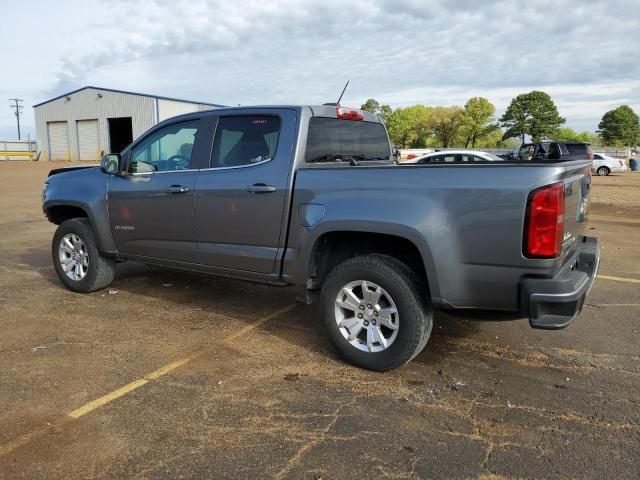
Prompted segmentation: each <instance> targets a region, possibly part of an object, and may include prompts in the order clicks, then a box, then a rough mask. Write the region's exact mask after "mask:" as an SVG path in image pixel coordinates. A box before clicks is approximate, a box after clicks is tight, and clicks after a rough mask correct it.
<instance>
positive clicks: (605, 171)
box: [597, 167, 611, 177]
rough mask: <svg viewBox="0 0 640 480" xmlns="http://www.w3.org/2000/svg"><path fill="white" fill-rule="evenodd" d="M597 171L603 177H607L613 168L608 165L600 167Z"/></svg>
mask: <svg viewBox="0 0 640 480" xmlns="http://www.w3.org/2000/svg"><path fill="white" fill-rule="evenodd" d="M597 172H598V175H600V176H601V177H606V176H607V175H609V174H610V173H611V170H609V169H608V168H607V167H600V168H599V169H598V170H597Z"/></svg>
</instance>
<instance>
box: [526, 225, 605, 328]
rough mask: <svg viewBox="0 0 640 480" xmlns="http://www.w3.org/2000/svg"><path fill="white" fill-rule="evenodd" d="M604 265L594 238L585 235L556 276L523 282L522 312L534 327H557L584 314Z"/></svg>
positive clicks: (563, 325)
mask: <svg viewBox="0 0 640 480" xmlns="http://www.w3.org/2000/svg"><path fill="white" fill-rule="evenodd" d="M599 264H600V248H599V247H598V240H597V239H596V238H594V237H584V241H583V242H582V243H581V244H580V247H579V248H578V251H577V252H576V253H575V254H574V255H573V256H572V258H571V260H570V261H569V262H567V264H566V267H565V268H564V269H563V270H562V271H560V273H559V274H558V275H557V276H555V277H554V278H525V279H523V280H522V284H521V306H522V313H523V314H524V315H525V316H528V317H529V323H530V324H531V326H532V327H533V328H542V329H546V330H557V329H560V328H564V327H566V326H567V325H569V324H570V323H571V322H572V321H573V320H574V319H575V318H576V317H577V316H578V314H579V313H580V311H581V310H582V306H583V305H584V301H585V299H586V298H587V295H588V294H589V292H590V291H591V287H593V282H594V281H595V279H596V275H597V273H598V266H599Z"/></svg>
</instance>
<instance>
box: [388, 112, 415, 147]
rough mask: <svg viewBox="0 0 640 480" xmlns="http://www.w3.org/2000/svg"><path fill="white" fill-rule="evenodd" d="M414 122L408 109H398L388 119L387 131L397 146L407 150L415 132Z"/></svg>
mask: <svg viewBox="0 0 640 480" xmlns="http://www.w3.org/2000/svg"><path fill="white" fill-rule="evenodd" d="M414 123H415V122H414V120H413V116H412V115H411V112H410V111H409V110H408V109H406V108H398V109H396V110H394V111H393V112H391V114H390V115H389V116H388V117H387V131H388V132H389V137H390V138H391V141H392V142H393V143H394V144H395V145H399V146H400V147H401V148H407V144H408V143H409V140H410V139H411V135H412V133H413V130H414Z"/></svg>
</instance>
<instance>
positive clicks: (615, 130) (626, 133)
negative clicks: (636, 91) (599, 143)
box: [598, 105, 640, 146]
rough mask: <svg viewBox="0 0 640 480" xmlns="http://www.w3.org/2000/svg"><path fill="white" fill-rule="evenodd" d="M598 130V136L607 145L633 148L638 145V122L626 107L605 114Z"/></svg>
mask: <svg viewBox="0 0 640 480" xmlns="http://www.w3.org/2000/svg"><path fill="white" fill-rule="evenodd" d="M598 128H599V130H598V134H599V135H600V137H601V138H602V140H604V142H605V144H607V145H624V146H631V145H634V146H635V145H637V144H638V143H640V120H638V115H636V113H635V112H634V111H633V110H632V109H631V107H629V106H628V105H621V106H619V107H618V108H616V109H614V110H609V111H608V112H607V113H605V114H604V116H603V117H602V120H601V121H600V123H599V124H598Z"/></svg>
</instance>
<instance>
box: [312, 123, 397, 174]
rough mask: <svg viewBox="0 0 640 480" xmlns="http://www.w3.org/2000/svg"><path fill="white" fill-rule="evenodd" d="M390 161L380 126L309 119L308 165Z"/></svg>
mask: <svg viewBox="0 0 640 480" xmlns="http://www.w3.org/2000/svg"><path fill="white" fill-rule="evenodd" d="M353 160H355V161H357V162H361V161H374V160H391V147H390V144H389V138H388V137H387V131H386V130H385V128H384V126H383V125H382V124H381V123H375V122H366V121H351V120H343V119H339V118H330V117H312V118H310V119H309V131H308V134H307V151H306V154H305V161H306V162H307V163H322V162H351V161H353Z"/></svg>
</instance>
